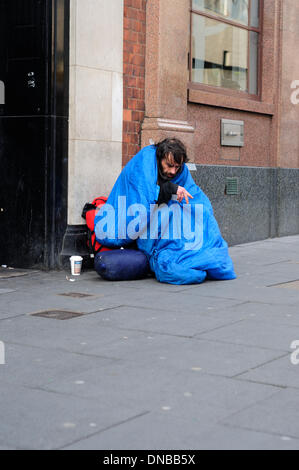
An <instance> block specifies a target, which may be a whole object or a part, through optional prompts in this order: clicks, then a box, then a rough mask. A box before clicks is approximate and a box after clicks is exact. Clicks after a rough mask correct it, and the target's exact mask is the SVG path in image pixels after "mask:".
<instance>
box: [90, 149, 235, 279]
mask: <svg viewBox="0 0 299 470" xmlns="http://www.w3.org/2000/svg"><path fill="white" fill-rule="evenodd" d="M157 173H158V168H157V160H156V148H155V146H153V145H152V146H148V147H145V148H143V149H142V150H141V151H140V152H139V153H137V154H136V155H135V157H134V158H132V160H130V161H129V163H128V164H127V165H126V166H125V167H124V169H123V171H122V172H121V174H120V175H119V177H118V179H117V181H116V183H115V185H114V187H113V189H112V191H111V194H110V196H109V198H108V200H107V203H106V204H105V205H104V206H102V207H101V209H100V210H99V212H98V213H97V215H96V218H95V234H96V238H97V240H98V242H99V243H102V244H103V245H105V246H108V247H121V246H126V245H129V244H130V243H132V241H134V240H136V242H137V247H138V249H139V250H141V251H142V252H143V253H145V254H146V256H147V258H148V260H149V263H150V268H151V270H152V271H153V272H154V273H155V276H156V278H157V280H158V281H160V282H166V283H170V284H195V283H201V282H203V281H204V280H205V279H206V278H209V279H221V280H224V279H234V278H235V277H236V275H235V273H234V268H233V264H232V261H231V258H230V256H229V254H228V246H227V243H226V242H225V241H224V240H223V238H222V236H221V233H220V230H219V227H218V224H217V222H216V219H215V217H214V215H213V209H212V206H211V203H210V201H209V199H208V197H207V196H206V195H205V194H204V192H203V191H202V190H201V189H200V188H199V187H198V186H197V185H196V184H195V183H194V181H193V178H192V176H191V174H190V172H189V169H188V167H187V165H185V164H184V165H183V168H182V171H181V172H180V173H179V174H177V175H176V176H175V177H174V178H173V179H172V180H171V181H172V182H173V183H176V184H178V185H180V186H183V187H184V188H185V189H186V190H187V191H188V192H189V193H190V194H191V195H192V196H193V199H190V200H189V204H186V202H185V200H183V201H182V202H181V203H179V202H177V201H176V200H174V198H173V199H172V200H170V201H169V203H168V204H162V205H160V206H157V204H156V203H157V200H158V196H159V191H160V187H159V185H158V184H157Z"/></svg>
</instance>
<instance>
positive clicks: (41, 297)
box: [0, 290, 122, 318]
mask: <svg viewBox="0 0 299 470" xmlns="http://www.w3.org/2000/svg"><path fill="white" fill-rule="evenodd" d="M65 292H68V291H65ZM60 293H64V292H63V290H61V291H58V293H57V294H53V293H48V292H34V294H35V295H32V292H20V291H18V292H14V293H13V294H10V295H8V294H7V295H6V296H5V299H3V300H4V301H3V302H2V307H3V317H4V316H5V315H7V314H10V315H12V316H16V315H25V314H29V313H33V312H38V311H41V310H52V309H68V310H72V309H73V310H75V311H79V312H83V313H90V312H94V311H99V310H101V309H105V308H111V307H117V306H119V305H121V302H122V300H114V299H113V297H112V296H105V295H103V294H102V295H101V294H98V295H94V296H91V297H87V298H82V299H76V298H72V297H66V296H62V295H59V294H60ZM0 318H1V316H0Z"/></svg>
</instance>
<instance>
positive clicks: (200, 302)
mask: <svg viewBox="0 0 299 470" xmlns="http://www.w3.org/2000/svg"><path fill="white" fill-rule="evenodd" d="M202 287H203V284H201V285H200V286H197V287H194V288H193V289H192V290H189V291H184V292H180V293H177V292H176V293H172V294H169V295H153V293H150V292H148V293H143V292H141V293H139V294H138V295H135V296H131V297H130V298H128V299H126V301H125V302H124V305H127V306H136V307H144V308H150V309H158V310H164V311H167V312H179V313H180V314H184V313H195V314H197V313H204V312H209V311H210V310H212V309H213V310H215V309H217V308H221V309H223V308H224V307H230V306H232V305H237V304H240V303H242V300H239V299H225V298H217V297H214V296H213V295H209V296H205V294H204V290H203V289H202ZM114 299H115V300H120V297H118V296H116V297H114Z"/></svg>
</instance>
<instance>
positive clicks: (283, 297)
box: [181, 280, 299, 305]
mask: <svg viewBox="0 0 299 470" xmlns="http://www.w3.org/2000/svg"><path fill="white" fill-rule="evenodd" d="M231 282H235V284H234V287H231V286H228V281H223V282H209V283H208V282H207V283H204V284H203V286H204V288H203V289H202V291H201V295H202V296H204V297H218V298H224V299H231V300H239V301H243V302H245V301H247V302H250V301H251V302H254V301H255V302H265V303H271V304H277V305H299V291H296V290H294V289H277V288H275V287H266V286H264V285H255V283H254V281H248V282H247V283H244V281H242V282H241V281H240V280H238V282H237V280H236V281H231ZM181 295H186V294H185V293H184V292H182V293H181ZM192 295H193V296H194V297H195V296H199V293H198V291H196V290H193V291H192Z"/></svg>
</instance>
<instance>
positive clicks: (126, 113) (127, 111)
mask: <svg viewBox="0 0 299 470" xmlns="http://www.w3.org/2000/svg"><path fill="white" fill-rule="evenodd" d="M123 119H124V121H133V116H132V111H131V110H130V109H124V112H123Z"/></svg>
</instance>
